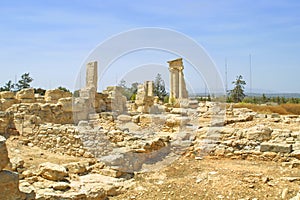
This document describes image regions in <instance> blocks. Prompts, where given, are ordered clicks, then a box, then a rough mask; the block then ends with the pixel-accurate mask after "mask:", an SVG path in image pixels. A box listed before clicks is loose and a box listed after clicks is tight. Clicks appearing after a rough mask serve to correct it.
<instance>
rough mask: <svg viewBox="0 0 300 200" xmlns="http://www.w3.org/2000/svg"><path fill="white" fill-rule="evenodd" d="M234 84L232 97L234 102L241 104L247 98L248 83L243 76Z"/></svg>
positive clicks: (231, 92)
mask: <svg viewBox="0 0 300 200" xmlns="http://www.w3.org/2000/svg"><path fill="white" fill-rule="evenodd" d="M232 84H234V88H233V90H231V91H230V97H231V99H232V100H233V101H234V102H236V103H237V102H241V101H242V100H243V99H244V98H245V96H246V95H245V94H244V88H245V87H244V85H246V82H245V81H244V80H243V76H242V75H239V76H237V77H236V80H235V81H233V82H232Z"/></svg>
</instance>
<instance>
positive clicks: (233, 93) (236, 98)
mask: <svg viewBox="0 0 300 200" xmlns="http://www.w3.org/2000/svg"><path fill="white" fill-rule="evenodd" d="M232 84H233V85H234V88H233V89H232V90H230V91H229V92H228V96H227V102H235V103H238V102H244V103H253V104H265V103H276V104H285V103H293V104H298V103H300V98H295V97H291V98H287V97H283V96H277V97H267V96H266V95H265V94H262V96H261V97H259V96H246V95H245V93H244V88H245V85H246V82H245V81H244V80H243V76H242V75H239V76H237V77H236V80H235V81H233V82H232Z"/></svg>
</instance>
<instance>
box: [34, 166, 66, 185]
mask: <svg viewBox="0 0 300 200" xmlns="http://www.w3.org/2000/svg"><path fill="white" fill-rule="evenodd" d="M39 175H40V176H42V177H43V178H45V179H48V180H51V181H61V180H64V179H65V177H66V176H68V173H67V170H66V168H65V167H63V166H61V165H57V164H53V163H49V162H47V163H42V164H40V165H39Z"/></svg>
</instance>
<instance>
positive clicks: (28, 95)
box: [16, 88, 34, 100]
mask: <svg viewBox="0 0 300 200" xmlns="http://www.w3.org/2000/svg"><path fill="white" fill-rule="evenodd" d="M16 98H17V99H18V100H22V99H34V89H33V88H26V89H23V90H21V91H19V92H17V94H16Z"/></svg>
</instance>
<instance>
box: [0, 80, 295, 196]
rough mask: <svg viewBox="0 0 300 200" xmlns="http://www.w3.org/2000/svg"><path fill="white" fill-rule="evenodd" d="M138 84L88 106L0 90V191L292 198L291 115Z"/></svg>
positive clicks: (55, 93)
mask: <svg viewBox="0 0 300 200" xmlns="http://www.w3.org/2000/svg"><path fill="white" fill-rule="evenodd" d="M147 84H148V85H149V83H147ZM144 88H145V87H140V91H139V92H138V97H137V102H136V103H135V102H126V101H124V98H123V96H122V95H121V94H120V93H119V92H120V91H119V89H118V88H117V87H112V88H109V89H108V90H106V92H105V95H104V94H99V95H98V97H99V98H100V100H101V101H100V100H99V99H98V100H99V101H100V102H102V103H101V104H99V103H98V104H97V105H95V104H93V102H90V100H84V98H81V99H80V97H79V99H78V98H74V97H73V98H72V97H71V96H70V94H69V93H65V92H62V91H59V90H51V91H47V92H46V95H45V96H37V95H35V94H34V92H33V90H32V89H26V90H22V91H20V92H18V93H17V94H14V93H11V92H1V93H0V98H1V103H0V108H1V109H0V110H1V112H0V135H1V139H0V152H1V154H0V170H1V172H0V186H1V188H5V190H4V192H1V193H0V199H40V200H42V199H43V200H44V199H51V200H52V199H73V200H76V199H187V198H189V199H293V200H295V199H299V198H300V194H299V191H300V188H299V182H300V173H299V171H300V170H299V167H300V117H299V116H298V115H279V114H276V113H270V114H265V113H256V112H253V111H252V110H250V109H246V108H233V107H232V105H225V104H222V103H215V102H204V103H199V102H197V101H195V100H184V101H181V102H179V104H177V105H175V104H174V105H172V104H162V103H161V102H159V101H158V100H157V99H155V98H152V97H151V95H150V96H147V95H149V93H146V92H144V91H145V90H144ZM82 99H83V100H82ZM114 99H118V100H117V103H114ZM120 99H121V100H120ZM82 101H89V104H88V105H89V106H88V108H84V107H83V106H84V105H85V104H80V102H82ZM93 101H94V100H93ZM99 101H97V102H99ZM78 102H79V103H78ZM90 103H92V104H90ZM111 104H117V105H118V109H117V112H115V111H114V109H112V107H113V106H112V105H111ZM90 105H94V106H96V108H97V109H95V110H94V111H93V112H91V110H90ZM100 105H101V106H100ZM80 106H81V108H82V110H83V114H82V113H81V112H80V109H79V108H80ZM100 108H101V109H103V110H102V111H99V109H100ZM101 109H100V110H101ZM120 109H122V110H120ZM97 110H98V111H97ZM86 111H89V112H88V113H87V112H86ZM121 111H122V112H121ZM74 122H75V123H74Z"/></svg>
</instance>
